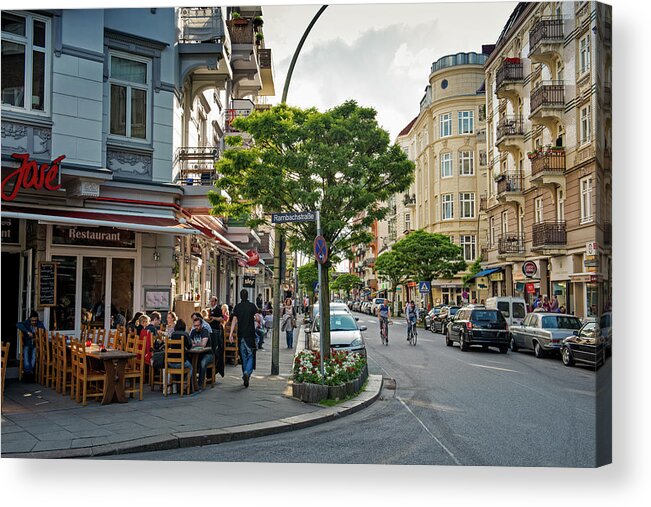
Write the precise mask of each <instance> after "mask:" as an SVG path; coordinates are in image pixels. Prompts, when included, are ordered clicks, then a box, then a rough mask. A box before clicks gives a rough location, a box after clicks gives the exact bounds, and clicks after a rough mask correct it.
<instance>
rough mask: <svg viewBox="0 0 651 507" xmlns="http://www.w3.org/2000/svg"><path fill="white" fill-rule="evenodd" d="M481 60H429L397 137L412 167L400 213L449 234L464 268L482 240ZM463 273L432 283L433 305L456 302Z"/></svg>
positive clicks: (462, 56)
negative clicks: (411, 114)
mask: <svg viewBox="0 0 651 507" xmlns="http://www.w3.org/2000/svg"><path fill="white" fill-rule="evenodd" d="M487 50H488V49H487ZM487 57H488V56H487V55H486V54H484V53H474V52H470V53H457V54H455V55H449V56H445V57H442V58H440V59H438V60H437V61H436V62H434V63H433V64H432V67H431V73H430V76H429V84H428V86H427V88H426V90H425V95H424V97H423V99H422V100H421V103H420V114H419V115H418V117H417V118H416V120H415V121H414V122H413V123H412V124H411V127H410V128H409V132H408V134H402V136H407V137H408V139H409V140H410V142H409V143H408V144H409V149H410V151H412V152H413V160H414V162H415V164H416V171H415V182H414V190H415V192H414V194H412V195H408V196H405V199H404V205H405V207H408V209H409V211H405V213H410V212H413V219H412V220H413V222H414V226H413V227H414V228H415V229H423V230H425V231H427V232H433V233H438V234H444V235H446V236H449V237H450V239H451V240H452V242H453V243H455V244H457V245H459V246H461V248H462V249H463V256H464V259H465V260H466V261H467V262H468V263H469V264H472V263H473V262H475V261H476V260H477V259H479V258H480V252H481V244H480V241H481V240H482V238H484V237H485V222H484V221H482V220H480V213H479V205H480V200H481V197H482V196H483V195H484V194H485V192H486V170H487V164H486V160H487V158H486V127H485V121H486V115H485V96H484V79H485V75H484V67H483V66H484V63H485V61H486V59H487ZM414 196H415V199H414ZM414 201H415V202H414ZM410 218H411V216H410ZM464 274H465V273H458V274H457V275H456V276H455V277H454V278H451V279H441V280H434V281H432V293H433V299H434V301H435V302H437V303H444V304H448V303H458V302H460V301H461V294H462V290H463V281H462V277H463V275H464ZM473 292H474V294H471V297H472V298H473V299H474V298H477V299H479V298H482V297H484V293H483V291H482V290H481V289H479V288H477V287H475V288H474V289H473Z"/></svg>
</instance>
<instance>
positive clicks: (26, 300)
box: [19, 248, 33, 320]
mask: <svg viewBox="0 0 651 507" xmlns="http://www.w3.org/2000/svg"><path fill="white" fill-rule="evenodd" d="M32 273H33V271H32V249H31V248H30V249H29V250H25V251H24V252H23V253H22V256H21V258H20V287H21V295H20V308H19V310H20V320H25V319H26V318H27V317H29V313H30V312H31V311H32Z"/></svg>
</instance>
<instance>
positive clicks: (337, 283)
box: [332, 273, 362, 296]
mask: <svg viewBox="0 0 651 507" xmlns="http://www.w3.org/2000/svg"><path fill="white" fill-rule="evenodd" d="M361 282H362V279H361V278H360V277H359V276H357V275H353V274H352V273H343V274H341V275H339V276H337V278H335V279H334V280H333V281H332V288H333V289H334V290H337V291H343V292H345V293H346V296H350V291H351V290H353V289H354V288H355V287H357V286H359V284H360V283H361Z"/></svg>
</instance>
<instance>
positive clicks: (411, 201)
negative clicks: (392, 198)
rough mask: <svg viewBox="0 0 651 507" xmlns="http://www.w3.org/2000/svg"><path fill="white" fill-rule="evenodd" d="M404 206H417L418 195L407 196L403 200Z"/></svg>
mask: <svg viewBox="0 0 651 507" xmlns="http://www.w3.org/2000/svg"><path fill="white" fill-rule="evenodd" d="M402 202H403V204H404V205H405V206H411V205H415V204H416V194H405V197H404V199H403V201H402Z"/></svg>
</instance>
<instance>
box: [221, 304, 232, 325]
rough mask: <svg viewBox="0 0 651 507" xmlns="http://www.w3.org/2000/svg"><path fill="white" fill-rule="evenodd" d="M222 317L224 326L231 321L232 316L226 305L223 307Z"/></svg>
mask: <svg viewBox="0 0 651 507" xmlns="http://www.w3.org/2000/svg"><path fill="white" fill-rule="evenodd" d="M222 317H223V318H224V325H225V324H226V323H227V322H230V320H231V314H230V311H229V310H228V305H227V304H226V303H224V304H223V305H222Z"/></svg>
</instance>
